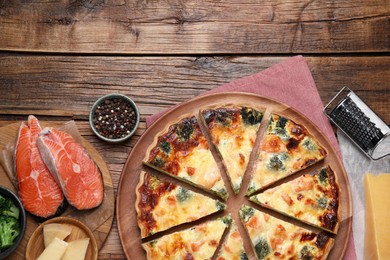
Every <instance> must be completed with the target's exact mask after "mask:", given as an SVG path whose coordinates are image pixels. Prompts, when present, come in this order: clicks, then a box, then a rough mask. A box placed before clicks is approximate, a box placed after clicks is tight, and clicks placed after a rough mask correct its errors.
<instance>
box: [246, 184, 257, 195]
mask: <svg viewBox="0 0 390 260" xmlns="http://www.w3.org/2000/svg"><path fill="white" fill-rule="evenodd" d="M255 191H256V188H255V183H254V182H251V183H250V185H249V187H248V190H247V191H246V195H251V194H252V193H253V192H255Z"/></svg>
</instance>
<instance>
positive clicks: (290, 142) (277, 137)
mask: <svg viewBox="0 0 390 260" xmlns="http://www.w3.org/2000/svg"><path fill="white" fill-rule="evenodd" d="M326 154H327V152H326V150H325V149H324V148H323V147H322V146H321V144H320V143H319V142H318V141H317V139H316V138H315V137H314V136H312V135H311V134H310V133H309V132H308V131H307V130H306V128H305V127H304V126H303V125H299V124H296V123H295V122H294V121H292V120H291V119H287V118H285V117H283V116H280V115H277V114H272V115H271V117H270V120H269V122H268V127H267V131H266V133H265V135H264V137H263V140H262V142H261V145H260V147H259V152H258V157H257V158H256V160H255V163H254V167H253V171H252V176H251V180H250V183H249V186H248V189H247V195H251V194H253V193H254V192H256V191H258V190H260V189H262V188H265V187H267V186H269V185H270V184H272V183H274V182H276V181H278V180H280V179H283V178H285V177H287V176H289V175H291V174H293V173H296V172H298V171H300V170H302V169H305V168H307V167H308V166H310V165H312V164H315V163H316V162H318V161H321V160H322V159H324V158H325V157H326Z"/></svg>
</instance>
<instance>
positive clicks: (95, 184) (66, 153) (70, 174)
mask: <svg viewBox="0 0 390 260" xmlns="http://www.w3.org/2000/svg"><path fill="white" fill-rule="evenodd" d="M37 144H38V147H39V151H40V153H41V156H42V159H43V161H44V162H45V164H46V165H47V167H48V168H49V170H50V172H51V174H52V175H53V177H54V178H55V179H56V181H57V183H59V184H60V186H61V188H62V191H63V193H64V195H65V197H66V199H67V201H68V202H69V204H71V205H72V206H74V207H75V208H76V209H79V210H84V209H91V208H95V207H97V206H99V205H100V204H101V203H102V201H103V180H102V176H101V173H100V170H99V168H98V167H97V166H96V164H95V162H94V161H93V160H92V158H91V157H90V155H89V154H88V152H87V151H86V150H85V149H84V147H83V146H82V145H81V144H79V143H78V142H76V140H75V139H74V138H73V137H72V136H71V135H70V134H68V133H65V132H62V131H59V130H57V129H55V128H52V127H46V128H45V129H43V130H42V131H41V133H40V134H39V136H38V140H37Z"/></svg>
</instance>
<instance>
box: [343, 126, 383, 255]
mask: <svg viewBox="0 0 390 260" xmlns="http://www.w3.org/2000/svg"><path fill="white" fill-rule="evenodd" d="M337 138H338V140H339V144H340V148H341V153H342V157H343V161H344V167H345V170H346V172H347V174H348V178H349V182H350V185H351V193H352V203H353V221H352V230H353V235H354V239H355V246H356V255H357V259H358V260H363V257H364V234H365V212H364V210H365V197H364V176H365V174H366V173H368V172H370V173H373V174H375V175H377V174H379V173H383V172H390V156H387V157H385V158H382V159H380V160H378V161H374V160H371V159H370V158H368V157H367V156H366V155H365V154H364V153H363V152H361V151H360V150H359V148H358V147H356V146H355V145H354V144H353V143H352V141H351V140H349V139H348V137H347V136H345V134H344V133H343V132H342V131H340V130H337ZM384 142H385V143H384V144H389V142H390V137H387V138H386V140H384ZM389 147H390V145H382V146H381V147H378V148H379V149H381V150H382V153H383V151H384V150H385V149H389ZM377 152H378V153H379V152H381V151H377ZM389 189H390V187H389ZM389 199H390V198H389Z"/></svg>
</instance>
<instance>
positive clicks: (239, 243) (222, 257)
mask: <svg viewBox="0 0 390 260" xmlns="http://www.w3.org/2000/svg"><path fill="white" fill-rule="evenodd" d="M230 259H232V260H248V256H247V255H246V252H245V249H244V242H243V240H242V237H241V235H240V232H239V231H238V228H237V225H236V223H235V222H234V220H233V219H232V224H231V226H230V230H229V233H228V234H227V236H226V239H225V242H223V244H222V246H221V249H220V251H219V252H218V256H217V258H216V260H230Z"/></svg>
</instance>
